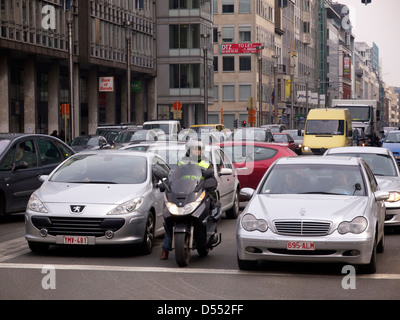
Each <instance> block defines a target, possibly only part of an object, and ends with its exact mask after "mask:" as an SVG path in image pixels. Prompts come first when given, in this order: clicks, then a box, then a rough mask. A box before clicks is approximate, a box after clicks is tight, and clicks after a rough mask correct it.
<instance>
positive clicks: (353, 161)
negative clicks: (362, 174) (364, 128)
mask: <svg viewBox="0 0 400 320" xmlns="http://www.w3.org/2000/svg"><path fill="white" fill-rule="evenodd" d="M276 161H277V162H276V163H277V164H323V165H348V166H354V165H359V163H360V162H361V161H363V160H362V159H361V158H357V157H343V156H337V157H334V156H332V157H321V156H303V157H283V158H279V159H278V160H276Z"/></svg>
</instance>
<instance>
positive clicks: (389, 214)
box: [385, 202, 400, 227]
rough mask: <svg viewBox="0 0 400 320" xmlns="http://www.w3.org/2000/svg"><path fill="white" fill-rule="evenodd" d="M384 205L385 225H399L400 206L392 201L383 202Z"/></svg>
mask: <svg viewBox="0 0 400 320" xmlns="http://www.w3.org/2000/svg"><path fill="white" fill-rule="evenodd" d="M385 206H386V217H385V226H386V227H388V226H393V227H395V226H400V207H399V206H398V204H396V205H394V204H393V203H389V202H385Z"/></svg>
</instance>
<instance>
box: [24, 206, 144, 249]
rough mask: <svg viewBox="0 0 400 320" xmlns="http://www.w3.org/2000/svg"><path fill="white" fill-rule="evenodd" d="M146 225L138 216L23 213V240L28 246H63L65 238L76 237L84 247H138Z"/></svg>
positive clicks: (133, 214)
mask: <svg viewBox="0 0 400 320" xmlns="http://www.w3.org/2000/svg"><path fill="white" fill-rule="evenodd" d="M146 222H147V216H146V215H145V214H142V213H139V212H135V213H132V214H125V215H119V216H106V217H104V216H99V217H92V216H91V217H84V216H80V217H71V216H56V215H46V214H37V213H32V212H29V211H27V212H26V213H25V230H26V232H25V239H26V240H27V241H28V242H40V243H47V244H51V245H58V244H66V242H67V241H66V242H65V241H64V239H65V237H73V236H76V237H84V238H85V239H86V241H85V244H88V245H127V244H140V243H142V241H143V238H144V232H145V228H146ZM44 229H45V230H44ZM106 235H107V236H106Z"/></svg>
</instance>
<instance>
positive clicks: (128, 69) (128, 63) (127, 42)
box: [124, 20, 131, 123]
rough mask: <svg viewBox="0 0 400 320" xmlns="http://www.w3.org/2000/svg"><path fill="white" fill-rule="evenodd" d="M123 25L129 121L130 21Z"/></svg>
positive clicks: (127, 120)
mask: <svg viewBox="0 0 400 320" xmlns="http://www.w3.org/2000/svg"><path fill="white" fill-rule="evenodd" d="M124 26H125V39H126V91H127V100H126V122H127V123H129V122H130V114H131V29H130V27H131V22H130V21H129V20H125V21H124Z"/></svg>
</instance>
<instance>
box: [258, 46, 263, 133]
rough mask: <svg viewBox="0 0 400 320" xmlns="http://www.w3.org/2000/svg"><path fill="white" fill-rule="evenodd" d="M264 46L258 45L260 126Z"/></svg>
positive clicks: (260, 122)
mask: <svg viewBox="0 0 400 320" xmlns="http://www.w3.org/2000/svg"><path fill="white" fill-rule="evenodd" d="M263 49H264V46H257V50H259V56H258V95H259V97H258V126H259V127H261V125H262V66H263V63H262V50H263Z"/></svg>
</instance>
